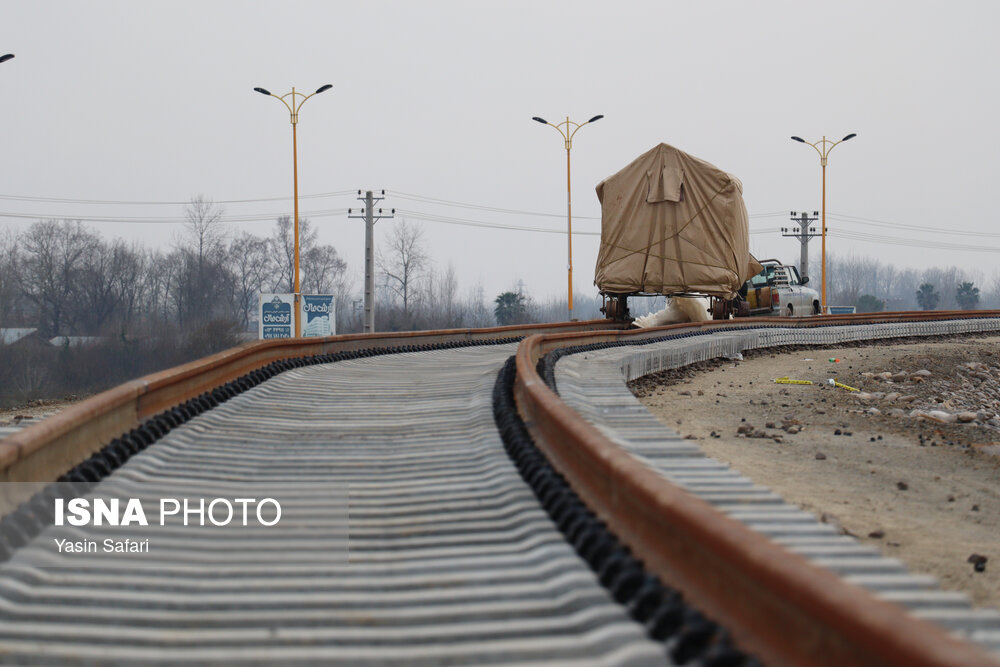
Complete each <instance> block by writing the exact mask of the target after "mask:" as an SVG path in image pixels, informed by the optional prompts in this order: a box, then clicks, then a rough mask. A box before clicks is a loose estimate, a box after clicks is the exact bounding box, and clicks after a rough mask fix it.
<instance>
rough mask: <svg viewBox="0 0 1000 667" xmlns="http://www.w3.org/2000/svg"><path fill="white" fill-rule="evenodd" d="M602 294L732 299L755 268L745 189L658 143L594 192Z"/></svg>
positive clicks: (596, 280)
mask: <svg viewBox="0 0 1000 667" xmlns="http://www.w3.org/2000/svg"><path fill="white" fill-rule="evenodd" d="M597 198H598V199H599V200H600V201H601V248H600V251H599V252H598V255H597V268H596V271H595V276H594V283H595V284H596V285H597V287H598V288H599V289H600V291H601V292H602V293H604V294H612V295H613V294H667V295H670V294H690V293H699V294H707V295H710V296H715V297H719V298H722V299H727V300H728V299H732V298H734V297H735V296H736V293H737V292H738V291H739V289H740V287H742V285H743V283H744V282H745V281H746V280H747V279H749V278H750V276H753V275H755V274H756V273H758V272H759V271H760V269H761V267H760V264H758V263H757V261H756V260H755V259H753V258H752V257H751V256H750V232H749V227H748V220H747V210H746V206H745V205H744V204H743V185H742V184H741V183H740V181H739V179H737V178H736V177H735V176H733V175H731V174H728V173H726V172H724V171H722V170H721V169H718V168H717V167H715V166H714V165H711V164H709V163H708V162H705V161H704V160H699V159H698V158H696V157H694V156H693V155H688V154H687V153H685V152H684V151H681V150H678V149H676V148H674V147H673V146H669V145H667V144H660V145H658V146H656V147H654V148H653V149H652V150H650V151H648V152H646V153H644V154H642V155H640V156H639V157H638V158H636V159H635V160H633V161H632V162H631V164H629V165H628V166H626V167H625V168H624V169H622V170H621V171H619V172H618V173H617V174H615V175H613V176H609V177H608V178H606V179H604V180H603V181H601V182H600V184H598V186H597Z"/></svg>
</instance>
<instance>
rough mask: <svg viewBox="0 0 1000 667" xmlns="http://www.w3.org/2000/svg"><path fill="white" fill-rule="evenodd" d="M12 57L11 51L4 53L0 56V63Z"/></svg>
mask: <svg viewBox="0 0 1000 667" xmlns="http://www.w3.org/2000/svg"><path fill="white" fill-rule="evenodd" d="M13 57H14V54H13V53H5V54H3V55H2V56H0V63H5V62H7V61H8V60H10V59H11V58H13Z"/></svg>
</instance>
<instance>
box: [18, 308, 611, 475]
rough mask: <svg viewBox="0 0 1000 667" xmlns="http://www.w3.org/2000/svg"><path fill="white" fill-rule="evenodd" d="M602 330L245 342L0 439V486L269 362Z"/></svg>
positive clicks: (53, 469) (50, 468) (46, 470)
mask: <svg viewBox="0 0 1000 667" xmlns="http://www.w3.org/2000/svg"><path fill="white" fill-rule="evenodd" d="M607 327H608V322H607V320H591V321H586V322H564V323H556V324H539V325H530V326H525V325H515V326H506V327H493V328H489V329H445V330H437V331H416V332H399V333H380V334H367V335H365V334H348V335H342V336H330V337H327V338H300V339H279V340H266V341H256V342H251V343H246V344H244V345H240V346H238V347H234V348H231V349H229V350H225V351H223V352H219V353H218V354H214V355H212V356H210V357H205V358H204V359H199V360H197V361H193V362H190V363H187V364H183V365H181V366H177V367H174V368H171V369H168V370H164V371H161V372H159V373H153V374H151V375H147V376H145V377H143V378H140V379H138V380H132V381H130V382H126V383H124V384H121V385H119V386H117V387H114V388H112V389H109V390H108V391H105V392H103V393H101V394H98V395H96V396H93V397H91V398H88V399H87V400H84V401H81V402H80V403H78V404H76V405H73V406H71V407H69V408H66V409H65V410H63V411H62V412H60V413H59V414H57V415H53V416H52V417H49V418H48V419H45V420H44V421H42V422H40V423H38V424H35V425H33V426H30V427H28V428H26V429H24V430H23V431H20V432H18V433H15V434H13V435H11V436H8V437H7V438H4V439H3V440H0V482H51V481H54V480H55V479H56V478H57V477H58V476H59V475H61V474H62V473H64V472H66V471H67V470H70V469H71V468H72V467H73V466H74V465H76V464H78V463H79V462H81V461H83V460H84V459H86V458H87V457H88V456H89V455H90V454H92V453H93V452H95V451H97V450H98V449H100V447H102V446H103V445H105V444H106V443H107V442H108V441H110V440H111V439H112V438H115V437H118V436H119V435H121V434H122V433H125V432H126V431H128V430H129V429H131V428H134V427H135V426H137V425H139V424H140V423H142V422H143V421H144V420H145V419H147V418H148V417H150V416H152V415H155V414H157V413H159V412H162V411H163V410H165V409H168V408H170V407H172V406H174V405H177V404H179V403H182V402H184V401H185V400H187V399H189V398H193V397H195V396H198V395H199V394H201V393H203V392H205V391H206V390H210V389H212V388H214V387H217V386H219V385H221V384H224V383H226V382H229V381H231V380H233V379H235V378H238V377H240V376H241V375H244V374H246V373H249V372H250V371H253V370H255V369H257V368H261V367H263V366H266V365H267V364H269V363H271V362H274V361H280V360H282V359H289V358H294V357H302V356H311V355H318V354H332V353H336V352H344V351H349V350H359V349H371V348H387V347H396V346H402V345H428V344H435V343H451V342H457V341H473V340H483V341H485V340H491V339H497V338H512V337H521V336H527V335H531V334H536V333H541V332H567V331H582V330H591V329H595V328H601V329H606V328H607Z"/></svg>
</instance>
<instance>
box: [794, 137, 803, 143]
mask: <svg viewBox="0 0 1000 667" xmlns="http://www.w3.org/2000/svg"><path fill="white" fill-rule="evenodd" d="M792 141H797V142H799V143H800V144H804V143H806V140H805V139H803V138H802V137H792Z"/></svg>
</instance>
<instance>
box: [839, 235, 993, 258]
mask: <svg viewBox="0 0 1000 667" xmlns="http://www.w3.org/2000/svg"><path fill="white" fill-rule="evenodd" d="M827 234H829V235H831V236H835V237H837V238H843V239H849V240H853V241H866V242H868V243H879V244H884V245H895V246H904V247H910V248H932V249H935V250H961V251H970V252H991V253H995V252H1000V247H993V246H982V245H965V244H961V243H947V242H942V241H932V240H922V239H914V238H901V237H898V236H882V235H879V234H869V233H866V232H855V231H844V230H836V231H830V230H827Z"/></svg>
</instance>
